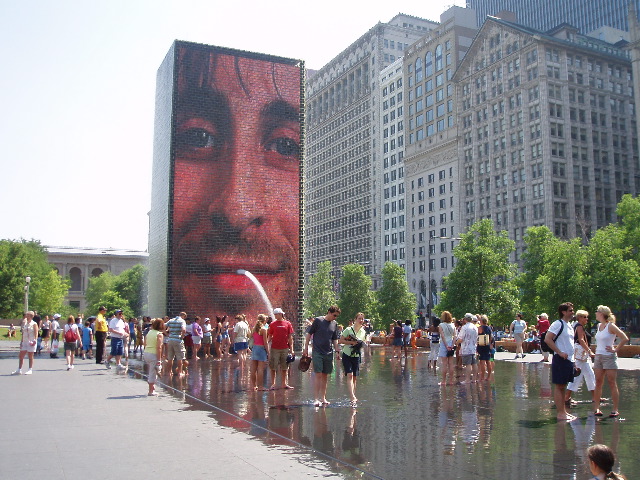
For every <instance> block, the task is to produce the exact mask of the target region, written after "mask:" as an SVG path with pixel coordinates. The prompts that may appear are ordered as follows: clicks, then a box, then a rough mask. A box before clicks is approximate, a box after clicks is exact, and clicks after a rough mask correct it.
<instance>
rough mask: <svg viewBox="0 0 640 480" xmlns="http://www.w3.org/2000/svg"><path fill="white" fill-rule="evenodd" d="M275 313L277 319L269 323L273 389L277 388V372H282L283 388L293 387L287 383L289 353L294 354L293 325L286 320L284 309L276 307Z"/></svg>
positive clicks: (268, 337)
mask: <svg viewBox="0 0 640 480" xmlns="http://www.w3.org/2000/svg"><path fill="white" fill-rule="evenodd" d="M273 315H274V316H275V317H276V319H275V320H274V321H273V322H271V325H269V332H268V333H267V341H269V342H271V349H270V355H269V368H270V369H271V390H275V389H276V372H277V370H280V371H281V372H282V384H281V386H282V388H288V389H291V388H293V387H292V386H291V385H289V384H288V383H287V376H288V372H289V364H288V363H287V355H288V354H289V353H291V355H293V325H291V322H289V320H285V318H284V311H283V310H282V309H281V308H275V309H274V310H273Z"/></svg>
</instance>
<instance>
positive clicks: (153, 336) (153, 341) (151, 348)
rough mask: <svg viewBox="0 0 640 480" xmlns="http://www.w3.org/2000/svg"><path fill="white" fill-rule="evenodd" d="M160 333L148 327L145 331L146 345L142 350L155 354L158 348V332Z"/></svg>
mask: <svg viewBox="0 0 640 480" xmlns="http://www.w3.org/2000/svg"><path fill="white" fill-rule="evenodd" d="M159 333H162V332H160V331H159V330H153V329H150V330H149V332H148V333H147V336H146V337H145V338H146V343H147V345H146V346H145V347H144V351H145V352H147V353H153V354H155V353H156V351H157V349H158V334H159Z"/></svg>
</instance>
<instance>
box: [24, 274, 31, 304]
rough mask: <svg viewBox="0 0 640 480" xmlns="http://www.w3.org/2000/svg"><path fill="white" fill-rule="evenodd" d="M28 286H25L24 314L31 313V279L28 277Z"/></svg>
mask: <svg viewBox="0 0 640 480" xmlns="http://www.w3.org/2000/svg"><path fill="white" fill-rule="evenodd" d="M24 280H25V282H27V283H26V285H25V286H24V313H27V312H28V311H29V285H30V284H31V277H26V278H25V279H24Z"/></svg>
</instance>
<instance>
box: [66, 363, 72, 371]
mask: <svg viewBox="0 0 640 480" xmlns="http://www.w3.org/2000/svg"><path fill="white" fill-rule="evenodd" d="M69 370H71V365H69V364H67V372H68V371H69Z"/></svg>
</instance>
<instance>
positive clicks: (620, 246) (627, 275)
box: [585, 225, 640, 309]
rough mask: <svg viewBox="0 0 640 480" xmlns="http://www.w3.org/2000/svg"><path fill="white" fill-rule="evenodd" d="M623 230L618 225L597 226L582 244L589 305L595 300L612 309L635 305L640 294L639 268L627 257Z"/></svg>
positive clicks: (596, 302) (594, 302)
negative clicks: (584, 253)
mask: <svg viewBox="0 0 640 480" xmlns="http://www.w3.org/2000/svg"><path fill="white" fill-rule="evenodd" d="M630 251H631V247H627V246H625V231H624V229H622V228H620V227H619V226H618V225H608V226H606V227H604V228H601V229H599V230H598V231H597V232H596V233H595V235H594V236H593V238H592V239H591V242H590V243H589V245H588V246H587V247H586V271H585V278H587V279H588V282H589V284H590V287H591V288H590V290H591V292H590V293H591V295H590V298H589V300H590V302H591V303H589V304H585V305H589V306H590V307H591V308H594V307H595V306H596V305H598V304H604V305H609V306H610V307H611V308H613V309H618V308H625V307H627V306H629V303H631V304H632V306H634V307H635V306H636V305H637V301H638V296H639V295H640V268H639V266H638V263H637V262H636V261H635V260H632V259H630V258H629V257H630Z"/></svg>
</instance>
